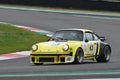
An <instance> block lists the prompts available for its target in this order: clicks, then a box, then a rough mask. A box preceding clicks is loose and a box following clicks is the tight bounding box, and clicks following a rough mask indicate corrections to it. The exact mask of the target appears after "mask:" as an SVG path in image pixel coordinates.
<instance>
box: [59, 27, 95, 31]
mask: <svg viewBox="0 0 120 80" xmlns="http://www.w3.org/2000/svg"><path fill="white" fill-rule="evenodd" d="M60 30H76V31H83V32H93V31H92V30H89V29H75V28H69V29H60ZM60 30H58V31H60Z"/></svg>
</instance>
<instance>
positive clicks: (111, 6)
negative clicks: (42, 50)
mask: <svg viewBox="0 0 120 80" xmlns="http://www.w3.org/2000/svg"><path fill="white" fill-rule="evenodd" d="M0 3H2V4H17V5H32V6H45V7H59V8H76V9H88V10H107V11H118V12H119V11H120V2H109V1H95V0H94V1H91V0H0Z"/></svg>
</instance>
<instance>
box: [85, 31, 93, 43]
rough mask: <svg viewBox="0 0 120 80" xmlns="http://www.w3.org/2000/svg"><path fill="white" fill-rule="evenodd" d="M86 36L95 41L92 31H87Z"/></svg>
mask: <svg viewBox="0 0 120 80" xmlns="http://www.w3.org/2000/svg"><path fill="white" fill-rule="evenodd" d="M85 38H86V39H87V40H89V41H93V40H94V38H93V34H92V33H90V32H86V33H85Z"/></svg>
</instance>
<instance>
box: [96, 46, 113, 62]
mask: <svg viewBox="0 0 120 80" xmlns="http://www.w3.org/2000/svg"><path fill="white" fill-rule="evenodd" d="M110 58H111V50H110V47H109V46H105V47H104V49H103V51H102V52H101V53H100V55H99V56H98V58H97V59H96V60H97V62H109V60H110Z"/></svg>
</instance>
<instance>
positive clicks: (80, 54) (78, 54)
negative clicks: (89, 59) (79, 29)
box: [73, 48, 84, 64]
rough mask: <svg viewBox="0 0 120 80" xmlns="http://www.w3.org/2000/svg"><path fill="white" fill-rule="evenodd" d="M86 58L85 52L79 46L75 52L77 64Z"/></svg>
mask: <svg viewBox="0 0 120 80" xmlns="http://www.w3.org/2000/svg"><path fill="white" fill-rule="evenodd" d="M83 58H84V53H83V50H82V49H81V48H78V49H77V51H76V54H75V59H74V62H73V63H75V64H78V63H82V62H83Z"/></svg>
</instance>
